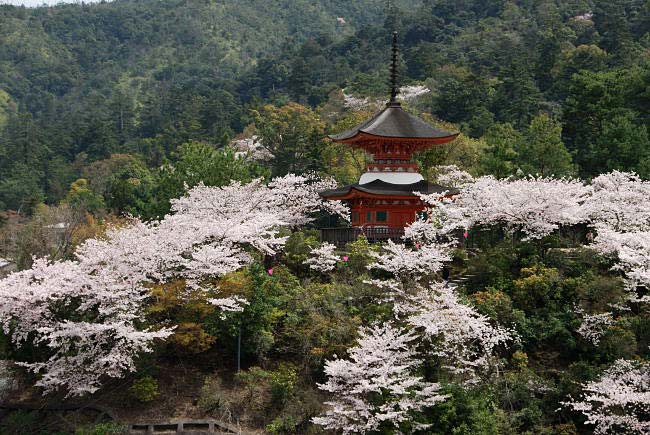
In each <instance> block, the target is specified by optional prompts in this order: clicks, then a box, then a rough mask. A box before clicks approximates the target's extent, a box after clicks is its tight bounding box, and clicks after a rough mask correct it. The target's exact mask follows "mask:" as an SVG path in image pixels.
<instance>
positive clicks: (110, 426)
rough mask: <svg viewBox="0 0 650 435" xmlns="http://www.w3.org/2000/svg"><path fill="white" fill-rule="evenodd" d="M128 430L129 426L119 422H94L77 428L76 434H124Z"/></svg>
mask: <svg viewBox="0 0 650 435" xmlns="http://www.w3.org/2000/svg"><path fill="white" fill-rule="evenodd" d="M126 431H127V426H126V425H124V424H122V423H117V422H107V423H99V424H94V425H92V426H82V427H79V428H77V429H75V431H74V434H75V435H122V434H125V433H126Z"/></svg>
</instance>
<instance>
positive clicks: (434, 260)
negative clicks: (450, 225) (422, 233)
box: [368, 240, 452, 279]
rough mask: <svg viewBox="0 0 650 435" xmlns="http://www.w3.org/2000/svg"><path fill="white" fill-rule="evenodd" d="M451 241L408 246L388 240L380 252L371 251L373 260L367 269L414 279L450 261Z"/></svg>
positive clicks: (436, 270) (430, 272) (432, 271)
mask: <svg viewBox="0 0 650 435" xmlns="http://www.w3.org/2000/svg"><path fill="white" fill-rule="evenodd" d="M451 246H452V245H451V243H425V244H417V246H416V248H415V249H413V248H410V247H408V246H406V245H404V244H398V243H395V242H393V241H392V240H389V241H388V242H387V243H386V245H384V246H383V250H382V252H381V253H372V255H373V257H374V258H375V262H374V263H372V264H370V265H369V266H368V268H369V269H378V270H383V271H386V272H390V273H392V274H393V275H395V276H396V277H398V278H400V279H407V278H411V279H415V278H417V277H422V276H426V275H430V274H433V273H436V272H439V271H440V270H441V269H442V267H443V266H444V263H445V262H447V261H451V259H452V258H451Z"/></svg>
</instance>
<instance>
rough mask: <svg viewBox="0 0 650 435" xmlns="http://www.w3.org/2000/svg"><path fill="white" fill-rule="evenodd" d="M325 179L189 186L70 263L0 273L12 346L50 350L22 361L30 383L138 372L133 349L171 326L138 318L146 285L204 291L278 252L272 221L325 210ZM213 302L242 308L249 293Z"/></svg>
mask: <svg viewBox="0 0 650 435" xmlns="http://www.w3.org/2000/svg"><path fill="white" fill-rule="evenodd" d="M331 187H332V182H331V181H321V180H319V179H316V178H315V177H312V176H295V175H288V176H286V177H283V178H280V179H275V180H274V181H273V182H271V183H270V184H269V185H264V183H262V181H261V180H255V181H253V182H251V183H248V184H241V183H233V184H231V185H229V186H225V187H206V186H203V185H199V186H196V187H194V188H193V189H191V190H190V191H189V192H188V194H187V195H186V196H184V197H182V198H179V199H177V200H174V201H172V213H171V214H170V215H168V216H166V217H165V218H164V219H163V220H162V221H160V222H155V223H144V222H141V221H139V220H137V219H133V220H132V222H131V223H130V225H128V226H126V227H122V228H113V229H111V230H109V231H108V232H107V233H106V236H105V237H103V238H101V239H90V240H87V241H86V242H85V243H84V244H82V245H81V246H80V247H79V248H78V249H77V251H76V260H75V261H54V262H48V260H46V259H36V260H35V262H34V266H33V267H32V269H30V270H26V271H22V272H18V273H15V274H12V275H10V276H9V277H7V278H5V279H4V280H2V281H0V324H1V325H2V327H3V329H4V331H5V333H6V334H7V335H8V336H9V337H10V338H11V340H12V342H13V343H14V345H16V346H18V347H20V346H24V345H26V344H28V343H32V344H34V345H39V346H43V347H44V348H45V349H47V356H46V358H45V361H38V362H22V365H23V366H25V367H26V368H27V369H29V370H31V371H34V372H36V373H40V374H41V378H40V379H39V380H38V381H37V385H38V386H41V387H43V389H44V391H45V392H49V391H53V390H56V389H58V388H61V387H63V388H66V389H67V390H68V394H69V395H82V394H85V393H92V392H94V391H96V390H97V389H98V388H99V387H100V386H101V383H102V381H103V379H104V378H105V377H118V376H121V375H122V374H123V373H124V372H125V371H133V370H135V358H136V357H137V356H138V354H140V353H142V352H150V351H151V350H152V345H153V342H154V341H155V340H156V339H164V338H166V337H168V336H169V335H170V334H171V333H172V330H171V329H167V328H162V329H159V330H153V329H150V328H147V326H146V322H145V321H144V320H143V319H142V313H143V312H144V307H145V306H146V304H147V302H148V300H149V295H150V293H149V290H148V287H149V286H150V285H151V284H154V283H164V282H167V281H170V280H184V281H185V282H186V283H187V285H188V287H189V288H195V289H196V288H206V289H209V286H206V284H208V282H206V281H209V278H213V277H218V276H221V275H224V274H226V273H228V272H231V271H234V270H237V269H239V268H241V267H243V266H245V265H247V264H249V263H250V262H251V261H252V259H253V256H252V253H253V252H254V251H259V252H261V253H264V254H274V253H276V252H277V250H279V249H281V248H282V246H283V244H284V242H285V240H286V238H285V237H279V236H278V230H279V228H280V227H282V226H288V227H292V226H296V225H302V224H304V223H306V222H309V221H310V220H311V219H312V217H311V214H313V213H314V212H316V211H317V210H318V209H319V208H320V207H330V208H331V204H325V203H323V201H322V200H321V198H320V197H319V196H318V192H319V191H321V190H323V189H326V188H331ZM335 206H336V207H337V208H339V209H340V205H335ZM212 303H213V304H215V305H216V306H218V307H220V308H221V309H222V310H225V311H240V310H241V309H243V306H244V305H245V304H246V301H245V300H243V299H241V298H238V297H230V298H222V299H218V298H215V299H213V300H212Z"/></svg>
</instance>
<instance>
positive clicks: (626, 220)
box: [584, 171, 650, 232]
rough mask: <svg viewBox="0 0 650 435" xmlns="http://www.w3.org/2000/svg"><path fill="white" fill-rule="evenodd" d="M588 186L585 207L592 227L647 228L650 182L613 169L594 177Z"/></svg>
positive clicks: (627, 230) (614, 229)
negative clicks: (588, 190) (588, 194)
mask: <svg viewBox="0 0 650 435" xmlns="http://www.w3.org/2000/svg"><path fill="white" fill-rule="evenodd" d="M591 186H592V188H593V193H592V194H591V195H590V196H589V198H588V199H587V201H585V205H584V207H585V209H586V215H587V216H588V218H589V221H590V222H591V224H592V225H593V226H595V227H596V228H603V227H605V228H609V229H611V230H613V231H617V232H634V231H650V207H648V201H650V181H643V180H641V178H639V176H638V175H636V174H634V173H630V172H619V171H613V172H610V173H608V174H602V175H599V176H598V177H596V178H594V179H593V181H592V183H591Z"/></svg>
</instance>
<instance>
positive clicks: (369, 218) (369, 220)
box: [366, 211, 372, 222]
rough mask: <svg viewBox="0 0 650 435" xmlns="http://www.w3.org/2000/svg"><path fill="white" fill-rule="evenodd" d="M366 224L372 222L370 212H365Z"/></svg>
mask: <svg viewBox="0 0 650 435" xmlns="http://www.w3.org/2000/svg"><path fill="white" fill-rule="evenodd" d="M366 222H372V212H371V211H369V212H366Z"/></svg>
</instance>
